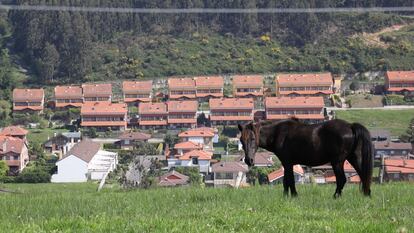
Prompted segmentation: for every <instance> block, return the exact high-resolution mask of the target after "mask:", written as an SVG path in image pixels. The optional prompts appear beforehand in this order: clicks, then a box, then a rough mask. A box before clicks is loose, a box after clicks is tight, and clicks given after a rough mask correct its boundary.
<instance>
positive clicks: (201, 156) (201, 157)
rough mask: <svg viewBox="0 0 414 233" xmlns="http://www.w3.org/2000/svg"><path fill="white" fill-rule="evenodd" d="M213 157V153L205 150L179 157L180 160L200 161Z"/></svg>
mask: <svg viewBox="0 0 414 233" xmlns="http://www.w3.org/2000/svg"><path fill="white" fill-rule="evenodd" d="M211 157H212V154H211V153H208V152H206V151H204V150H192V151H190V152H187V153H185V154H183V155H182V156H180V157H179V159H180V160H190V159H191V158H198V159H199V160H210V159H211Z"/></svg>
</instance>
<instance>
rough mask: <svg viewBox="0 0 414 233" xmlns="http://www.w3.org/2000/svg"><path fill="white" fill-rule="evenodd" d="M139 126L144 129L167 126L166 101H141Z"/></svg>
mask: <svg viewBox="0 0 414 233" xmlns="http://www.w3.org/2000/svg"><path fill="white" fill-rule="evenodd" d="M138 112H139V126H140V127H141V128H143V129H152V128H165V127H167V117H168V112H167V104H166V103H141V104H140V105H139V107H138Z"/></svg>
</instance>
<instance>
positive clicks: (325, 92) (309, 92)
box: [279, 90, 333, 95]
mask: <svg viewBox="0 0 414 233" xmlns="http://www.w3.org/2000/svg"><path fill="white" fill-rule="evenodd" d="M279 94H280V95H292V94H296V95H320V94H322V95H330V94H333V91H332V90H323V91H318V90H307V91H279Z"/></svg>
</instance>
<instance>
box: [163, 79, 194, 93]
mask: <svg viewBox="0 0 414 233" xmlns="http://www.w3.org/2000/svg"><path fill="white" fill-rule="evenodd" d="M168 88H169V89H170V90H195V89H196V88H195V82H194V80H193V79H192V78H169V79H168Z"/></svg>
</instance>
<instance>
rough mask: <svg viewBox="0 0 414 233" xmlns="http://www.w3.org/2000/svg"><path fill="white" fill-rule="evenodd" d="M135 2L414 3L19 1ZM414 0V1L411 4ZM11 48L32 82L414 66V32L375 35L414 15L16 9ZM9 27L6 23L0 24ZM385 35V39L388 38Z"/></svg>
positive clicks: (184, 0)
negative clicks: (375, 39)
mask: <svg viewBox="0 0 414 233" xmlns="http://www.w3.org/2000/svg"><path fill="white" fill-rule="evenodd" d="M10 2H12V3H16V4H47V5H64V6H67V5H73V6H100V7H105V6H111V7H135V8H197V7H199V8H268V7H284V8H294V7H300V8H303V7H305V8H314V7H369V6H404V5H406V6H408V5H409V3H407V2H406V1H392V3H389V2H388V1H379V0H378V1H369V2H365V3H362V2H358V3H357V2H355V1H351V0H349V1H348V0H346V1H335V0H330V1H323V2H322V1H311V2H309V1H274V0H265V1H246V0H240V1H231V2H226V1H218V0H214V1H189V0H180V1H173V2H171V1H157V2H154V1H149V0H137V1H126V0H122V1H117V2H116V3H113V2H112V1H109V0H105V1H96V0H87V1H81V2H79V1H77V2H76V1H75V2H68V1H64V0H58V1H45V2H44V1H38V0H18V1H10ZM407 4H408V5H407ZM6 17H7V22H8V25H7V27H8V28H10V32H11V34H10V38H9V40H8V41H9V43H8V44H9V46H8V48H9V50H10V53H11V54H12V55H13V57H16V56H18V57H20V62H19V64H26V65H24V67H25V68H27V69H29V71H30V73H31V74H33V75H31V78H30V79H29V80H28V82H27V84H28V85H34V86H36V85H37V86H39V85H42V84H59V83H79V82H83V81H88V80H113V79H130V78H152V77H160V76H170V75H206V74H228V73H268V72H288V71H289V72H291V71H297V72H302V71H322V70H323V71H331V72H333V73H335V74H339V73H355V72H360V71H368V70H369V71H374V70H387V69H414V65H413V64H414V53H413V51H414V45H413V43H414V42H413V40H411V39H412V38H411V37H405V36H404V37H396V38H395V39H394V37H392V36H391V37H384V38H382V37H381V38H382V39H383V40H387V42H386V43H387V46H371V45H367V44H366V40H364V37H360V36H355V35H360V34H363V33H368V34H369V33H371V34H375V33H376V32H378V31H381V30H384V29H386V28H389V27H392V26H393V25H406V24H410V23H412V22H413V21H414V19H413V18H410V17H407V15H406V14H388V13H335V14H331V13H324V14H313V13H309V14H240V15H239V14H129V13H126V14H119V13H116V14H115V13H96V12H95V13H93V12H36V11H10V12H8V14H7V16H6ZM0 31H1V23H0ZM383 43H385V42H383Z"/></svg>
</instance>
